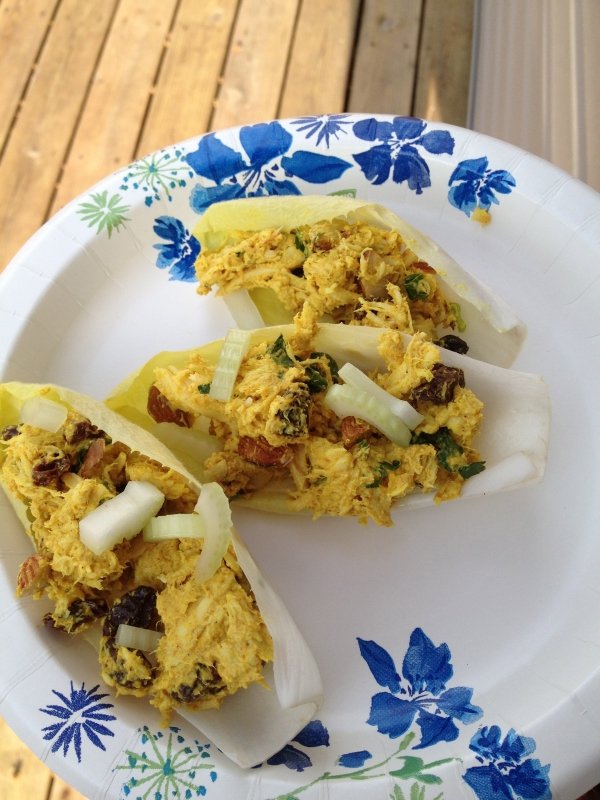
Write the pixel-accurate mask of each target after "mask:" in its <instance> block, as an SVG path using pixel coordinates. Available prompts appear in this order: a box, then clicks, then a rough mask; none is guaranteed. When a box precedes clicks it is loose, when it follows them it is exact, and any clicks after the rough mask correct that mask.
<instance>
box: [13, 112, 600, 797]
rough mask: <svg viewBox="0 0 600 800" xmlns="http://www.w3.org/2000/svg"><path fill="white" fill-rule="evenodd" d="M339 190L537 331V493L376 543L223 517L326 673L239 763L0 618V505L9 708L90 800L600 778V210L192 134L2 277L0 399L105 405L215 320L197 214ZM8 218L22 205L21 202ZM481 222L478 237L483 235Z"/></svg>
mask: <svg viewBox="0 0 600 800" xmlns="http://www.w3.org/2000/svg"><path fill="white" fill-rule="evenodd" d="M332 192H343V193H347V194H352V195H356V196H358V197H361V198H363V199H366V200H373V201H376V202H379V203H382V204H384V205H387V206H389V207H390V208H391V209H392V210H394V211H396V212H397V213H399V214H400V215H401V216H404V217H405V218H406V219H407V221H408V222H410V223H412V224H413V225H415V226H416V227H418V228H421V229H422V230H423V231H425V232H426V233H428V234H429V235H430V236H431V237H433V238H434V239H435V240H436V241H437V242H439V244H440V245H441V246H442V247H444V248H445V249H446V250H447V251H448V252H449V253H450V254H451V255H452V256H454V257H455V258H456V259H457V260H458V261H459V262H460V263H461V264H463V265H464V266H465V267H466V268H467V269H468V270H469V271H471V272H472V273H473V274H474V275H476V276H477V277H478V278H479V279H480V280H482V281H483V282H484V283H486V284H487V285H488V286H489V287H490V288H492V289H493V290H494V291H495V292H497V293H498V294H499V295H500V296H502V297H503V298H504V299H505V300H506V301H507V302H508V303H509V305H511V306H512V308H513V309H514V311H515V312H516V314H517V315H518V316H519V317H520V318H521V319H522V320H524V321H525V323H526V324H527V326H528V331H529V333H528V338H527V340H526V342H525V345H524V347H523V349H522V351H521V353H520V355H519V357H518V359H517V362H516V363H515V365H514V366H515V368H516V369H519V370H523V371H528V372H535V373H539V374H541V375H543V377H544V379H545V380H546V382H547V384H548V386H549V389H550V394H551V400H552V406H553V423H552V431H551V441H550V451H549V460H548V466H547V470H546V475H545V478H544V480H543V482H542V483H540V484H538V485H537V486H533V487H526V488H523V489H521V490H518V491H516V492H512V493H509V494H502V495H496V496H494V497H480V498H477V499H472V500H465V501H464V502H460V501H459V502H456V503H450V504H446V505H443V506H441V507H438V508H433V509H415V510H412V511H411V510H407V511H406V512H405V513H403V514H401V515H398V516H397V524H396V525H395V527H393V528H391V529H378V528H375V527H374V526H370V527H366V528H365V527H362V526H360V525H358V524H357V523H355V522H354V521H348V520H331V519H330V520H320V521H318V522H312V521H311V520H307V519H304V518H300V517H298V518H294V517H277V516H264V515H260V514H257V513H253V512H251V511H245V512H244V511H241V510H239V511H236V524H237V526H238V528H239V529H240V530H241V531H242V532H243V535H244V538H245V539H246V541H247V543H248V545H249V546H250V549H251V550H252V552H253V555H254V557H255V559H256V561H257V562H258V564H259V566H260V567H261V569H262V570H263V572H264V573H265V574H266V575H267V576H268V578H269V580H270V582H271V583H272V584H273V585H274V587H275V588H276V589H277V590H278V591H279V592H280V594H281V595H282V596H283V598H284V599H285V601H286V604H287V606H288V608H289V609H290V610H291V611H292V613H293V615H294V616H295V618H296V620H297V622H298V624H299V626H300V628H301V629H302V631H303V632H304V633H305V635H306V638H307V639H308V641H309V644H310V645H311V647H312V648H313V651H314V653H315V655H316V657H317V660H318V662H319V665H320V668H321V672H322V676H323V681H324V686H325V695H326V699H325V703H324V706H323V707H322V709H321V711H320V713H319V718H318V719H317V720H314V721H313V722H312V723H311V724H310V725H309V726H308V727H307V728H306V729H305V730H304V731H303V732H302V733H301V734H300V735H299V736H298V737H297V738H296V739H295V740H294V741H293V742H291V743H290V744H289V745H288V746H286V747H285V748H284V749H283V750H282V751H281V753H279V754H278V755H277V756H275V757H274V758H272V759H270V763H265V764H263V765H261V766H260V767H258V768H255V769H251V770H247V771H244V770H241V769H239V768H237V767H235V766H233V765H232V764H231V762H229V761H228V759H227V758H225V757H224V756H223V755H222V754H221V753H219V751H218V750H217V749H216V748H215V747H214V745H212V744H211V743H210V742H209V741H206V740H205V739H204V738H202V737H201V736H199V735H198V732H197V731H196V730H195V729H194V728H191V727H190V726H189V725H188V724H187V723H186V722H185V721H184V720H183V719H179V718H177V719H176V720H175V721H174V724H173V727H171V728H166V729H163V728H161V727H160V722H159V719H158V717H157V715H156V714H155V713H154V711H153V710H152V709H151V708H150V707H148V706H147V705H146V704H145V703H144V702H140V701H136V700H135V699H123V698H116V697H115V696H114V695H113V694H112V692H111V691H110V690H109V689H108V688H103V686H102V685H99V684H100V679H99V675H98V669H97V665H96V663H95V659H94V654H93V652H92V651H91V649H88V648H87V647H86V645H85V644H83V643H79V642H77V641H69V640H66V638H64V637H61V636H57V635H55V634H56V632H53V631H48V630H45V629H44V628H43V627H41V625H40V620H41V617H42V615H43V612H44V611H45V607H44V604H43V602H41V601H34V600H31V599H22V600H19V601H17V600H15V597H14V589H13V587H14V583H15V576H16V573H17V568H18V565H19V563H20V561H21V560H22V559H23V558H25V557H26V556H27V555H28V554H29V549H28V542H27V540H26V538H25V537H24V536H23V534H22V531H21V529H20V528H19V525H18V523H17V521H16V519H15V518H14V516H13V513H12V511H11V509H10V507H9V506H8V504H7V502H6V501H5V500H4V499H2V500H0V503H1V505H0V519H1V521H2V539H1V541H0V559H1V567H0V609H1V611H0V634H1V636H2V640H3V642H4V647H3V648H2V656H1V659H0V714H2V715H3V716H4V717H5V718H6V719H7V721H8V722H9V724H10V725H11V726H12V727H13V728H14V729H15V731H16V732H17V733H18V734H19V736H21V738H22V739H23V740H24V741H25V742H26V743H27V745H28V746H29V747H30V748H31V749H32V750H33V751H34V752H35V753H36V754H37V755H38V756H39V757H40V758H42V759H43V760H44V761H45V762H46V763H47V764H48V766H49V767H50V768H51V769H52V770H54V771H55V772H57V773H58V774H60V775H61V776H62V777H63V778H64V779H65V780H67V781H68V782H70V783H71V784H72V785H73V786H74V787H75V788H76V789H78V790H79V791H80V792H82V793H83V794H85V795H86V796H87V797H89V798H98V799H99V798H106V800H116V799H117V798H129V799H130V800H134V799H135V800H137V798H152V799H153V800H158V799H159V798H165V800H166V798H169V797H176V798H190V797H203V796H206V797H208V798H211V800H231V798H246V797H247V798H252V800H274V799H275V798H277V800H284V799H285V800H297V799H299V798H302V800H317V798H319V800H320V799H321V798H324V797H329V798H333V799H335V798H340V799H341V798H343V800H354V798H356V799H357V800H389V798H392V799H393V800H401V799H403V798H415V799H417V798H418V799H419V800H434V798H439V797H442V796H443V797H444V798H446V800H448V798H477V797H478V798H480V800H493V799H494V798H499V797H502V798H528V800H529V799H533V800H537V799H538V798H539V799H540V800H542V799H544V800H545V798H549V797H550V796H552V795H554V796H555V797H559V796H560V797H561V798H562V799H563V800H570V799H573V800H574V799H575V798H577V797H578V796H579V795H581V794H582V793H583V792H584V791H586V790H588V789H589V788H590V787H591V786H593V785H594V784H595V783H597V782H600V590H599V588H598V575H599V574H600V537H599V536H598V520H599V519H600V509H599V505H600V502H599V497H600V492H599V491H598V485H599V475H600V471H599V470H600V468H599V464H600V425H598V421H597V406H598V400H597V398H598V396H599V394H600V200H599V197H598V195H597V194H596V193H595V192H593V191H592V190H591V189H589V188H588V187H586V186H584V185H583V184H581V183H579V182H578V181H576V180H574V179H572V178H570V177H569V176H567V175H566V174H564V173H563V172H561V171H559V170H557V169H555V168H554V167H552V166H550V165H549V164H547V163H545V162H543V161H541V160H539V159H538V158H535V157H533V156H531V155H528V154H527V153H524V152H523V151H521V150H518V149H516V148H514V147H512V146H510V145H508V144H505V143H502V142H499V141H496V140H494V139H491V138H489V137H486V136H481V135H478V134H476V133H473V132H472V131H466V130H462V129H459V128H456V127H450V126H447V125H443V124H439V123H431V122H426V121H422V120H416V119H406V118H401V117H391V116H376V115H351V114H337V115H330V116H319V117H306V118H302V119H295V120H292V119H290V120H282V121H271V122H267V123H263V124H258V125H251V126H246V127H242V128H239V129H231V130H226V131H221V132H217V133H211V134H208V135H205V136H203V137H198V138H195V139H191V140H189V141H186V142H183V143H181V144H178V145H174V146H172V147H168V148H165V149H164V150H160V151H159V152H157V153H154V154H152V155H150V156H148V157H146V158H143V159H140V160H139V161H137V162H135V163H134V164H132V165H130V166H128V167H126V168H124V169H122V170H120V171H119V172H117V173H115V174H114V175H112V176H110V177H108V178H106V179H105V180H104V181H102V182H101V183H99V184H98V185H97V186H95V187H94V188H93V189H90V191H89V192H87V193H85V194H84V195H82V196H81V197H79V198H77V199H76V200H75V201H73V202H72V203H71V204H70V205H69V206H68V207H67V208H65V209H64V210H63V211H62V212H60V213H59V214H58V215H57V216H55V217H54V218H53V219H52V220H50V222H48V223H47V225H45V226H44V228H42V229H41V230H40V231H39V232H38V233H37V234H36V235H35V236H34V237H33V238H32V239H31V240H30V242H29V243H28V244H27V245H26V246H25V247H24V248H23V249H22V250H21V252H20V253H19V254H18V255H17V257H16V258H15V259H14V261H13V262H12V263H11V264H10V265H9V267H8V268H7V269H6V271H5V272H4V273H3V275H2V277H1V279H0V325H1V335H0V341H1V342H2V349H1V351H0V359H1V364H0V368H1V377H2V379H3V380H28V381H52V382H54V383H58V384H63V385H68V386H70V387H72V388H73V389H77V390H80V391H83V392H86V393H88V394H91V395H93V396H95V397H99V398H100V397H103V396H104V395H105V394H106V393H107V392H108V391H109V390H110V389H111V388H112V387H114V386H115V385H116V384H117V383H118V382H119V381H120V380H121V379H122V378H123V377H124V376H126V375H127V374H129V373H130V372H131V371H133V370H134V369H135V368H136V367H137V366H139V365H140V364H141V363H143V362H144V361H146V360H147V359H148V358H149V357H150V356H152V355H153V354H154V353H156V352H158V351H159V350H168V349H183V348H187V347H192V346H194V345H198V344H201V343H203V342H206V341H209V340H213V339H216V338H218V337H220V336H222V335H224V333H225V332H226V330H227V328H228V327H229V326H231V324H232V320H231V318H230V317H229V316H228V312H227V309H226V307H225V305H224V303H223V302H222V301H221V300H220V299H218V298H216V297H214V296H208V297H200V296H198V295H197V294H196V292H195V285H194V272H193V263H194V260H195V257H196V255H197V253H198V248H199V245H198V243H197V241H196V240H195V239H194V238H193V236H192V234H191V231H192V229H193V227H194V225H195V222H196V221H197V219H198V215H199V214H201V213H202V212H203V211H204V210H205V209H206V208H207V207H208V206H209V205H210V204H212V203H213V202H215V201H216V200H221V199H226V198H232V197H243V196H249V195H257V194H258V195H261V194H290V193H302V194H308V193H324V194H325V193H326V194H328V193H332ZM20 213H27V212H26V209H22V210H21V212H20ZM480 220H487V224H482V223H481V221H480Z"/></svg>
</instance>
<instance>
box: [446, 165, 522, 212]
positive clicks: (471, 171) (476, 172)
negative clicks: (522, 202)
mask: <svg viewBox="0 0 600 800" xmlns="http://www.w3.org/2000/svg"><path fill="white" fill-rule="evenodd" d="M448 185H449V186H450V190H449V192H448V200H449V201H450V203H451V204H452V205H453V206H454V207H455V208H458V210H459V211H463V212H464V213H465V214H466V215H467V217H470V216H471V214H472V213H473V211H475V210H476V209H478V208H480V209H483V210H484V211H489V209H490V206H491V205H492V203H499V202H500V201H499V200H498V198H497V197H496V193H497V192H499V193H500V194H510V192H512V190H513V189H514V188H515V186H516V185H517V182H516V180H515V179H514V177H513V176H512V175H511V174H510V172H508V171H507V170H505V169H495V170H491V169H488V160H487V158H486V157H485V156H482V157H481V158H468V159H466V160H464V161H461V162H460V163H459V164H458V165H457V166H456V168H455V169H454V171H453V173H452V175H450V180H449V181H448Z"/></svg>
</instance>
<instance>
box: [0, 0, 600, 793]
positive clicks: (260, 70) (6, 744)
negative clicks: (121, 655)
mask: <svg viewBox="0 0 600 800" xmlns="http://www.w3.org/2000/svg"><path fill="white" fill-rule="evenodd" d="M473 2H474V0H450V1H449V0H102V2H92V0H0V270H1V269H2V268H3V267H4V266H5V265H6V264H7V263H8V262H9V261H10V259H11V258H12V257H13V256H14V255H15V253H16V252H17V251H18V250H19V248H20V247H21V246H22V245H23V244H24V243H25V241H26V240H27V239H28V238H29V236H31V234H33V233H34V231H35V230H36V229H37V228H38V227H39V226H40V225H42V224H43V223H44V222H45V221H46V220H47V219H48V218H49V217H50V216H51V215H52V214H54V213H55V212H56V211H57V210H58V209H60V208H61V207H62V206H63V205H64V204H65V203H67V202H68V201H69V200H71V199H72V198H74V197H76V196H77V195H78V194H79V193H81V192H83V191H84V190H86V189H87V188H88V187H89V186H90V185H92V184H93V183H94V182H96V181H97V180H99V179H100V178H102V177H103V176H105V175H106V174H108V173H110V172H112V171H113V170H115V169H117V168H119V167H121V166H124V165H126V164H128V163H129V162H131V161H133V160H134V159H136V158H137V157H140V156H143V155H145V154H147V153H149V152H152V151H153V150H156V149H158V148H160V147H162V146H166V145H169V144H173V143H175V142H178V141H181V140H183V139H186V138H188V137H191V136H194V135H197V134H201V133H203V132H205V131H209V130H217V129H220V128H223V127H227V126H230V125H239V124H245V123H251V122H258V121H263V120H268V119H273V118H278V117H279V118H285V117H295V116H302V115H309V114H334V113H339V112H342V111H354V112H380V113H393V114H401V115H408V114H413V115H415V116H421V117H425V118H428V119H432V120H443V121H445V122H448V123H455V124H458V125H464V124H465V121H466V114H467V97H468V84H469V74H470V59H471V56H470V52H471V38H472V19H473ZM81 797H82V796H81V795H80V794H78V793H77V792H76V791H74V790H73V789H71V788H70V787H69V786H68V785H67V784H65V783H64V782H63V781H62V780H61V779H60V778H59V777H57V776H54V775H52V774H51V773H50V771H49V770H48V769H47V768H46V767H45V766H44V765H43V764H42V763H41V762H40V761H39V760H38V759H37V758H36V757H35V756H33V754H31V752H30V751H29V750H28V748H27V747H25V746H24V745H23V744H22V743H21V742H20V741H19V740H18V739H17V737H16V736H15V735H14V734H13V733H12V732H11V731H10V729H9V728H8V726H7V725H6V724H5V723H3V721H2V720H1V719H0V799H1V800H79V799H80V798H81ZM591 797H592V796H591V795H590V800H591ZM594 797H596V798H600V792H599V793H598V794H594Z"/></svg>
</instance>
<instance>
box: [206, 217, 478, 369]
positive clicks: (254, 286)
mask: <svg viewBox="0 0 600 800" xmlns="http://www.w3.org/2000/svg"><path fill="white" fill-rule="evenodd" d="M196 274H197V277H198V280H199V287H198V292H199V293H200V294H207V293H208V292H209V291H210V290H211V288H212V287H213V286H216V287H218V290H219V293H220V294H225V295H227V294H229V293H231V292H234V291H237V290H240V289H247V290H250V291H251V292H255V293H258V294H256V295H253V296H255V299H256V297H259V296H260V292H265V291H271V292H272V295H271V303H273V302H277V303H280V304H281V305H282V306H283V307H284V308H285V309H286V310H287V311H288V312H289V313H290V315H294V314H296V313H298V312H300V311H301V310H302V308H303V307H304V306H305V305H309V306H310V307H311V308H312V309H313V310H314V311H315V312H316V314H317V316H318V318H320V319H329V320H331V321H333V322H344V323H347V324H350V325H369V326H373V327H382V328H392V329H396V330H400V331H403V332H405V333H411V334H412V333H415V332H419V331H422V332H425V333H427V335H428V337H429V338H431V339H433V340H435V341H440V342H441V344H442V345H443V346H445V347H449V349H453V350H456V351H457V352H462V353H465V352H466V351H467V349H468V348H467V345H466V343H465V342H464V341H463V340H462V339H460V337H459V336H457V335H455V334H454V333H450V332H449V331H458V332H460V331H462V330H463V327H464V323H463V320H462V318H461V313H460V307H459V305H458V303H455V302H451V301H450V300H448V298H446V297H445V296H444V293H443V291H442V289H441V288H440V283H439V281H438V279H437V274H436V271H435V269H434V268H433V267H432V266H430V265H429V264H428V263H427V262H425V261H423V260H422V259H420V258H419V257H418V256H417V255H416V253H415V252H414V251H413V250H411V248H410V247H409V246H408V245H407V243H406V241H405V240H404V238H403V237H402V235H401V234H400V233H399V232H398V231H395V230H386V229H384V228H381V227H377V226H375V225H370V224H367V223H365V222H349V221H348V220H346V219H344V218H342V217H337V218H334V219H331V220H321V221H319V222H315V223H313V224H306V225H300V226H298V227H295V228H292V229H291V230H282V229H275V228H269V229H265V230H260V231H230V232H229V237H228V241H227V243H226V244H225V245H224V246H222V247H221V248H219V249H217V250H214V251H210V250H209V251H204V250H203V251H202V252H201V253H200V255H199V257H198V259H197V261H196ZM275 297H276V298H277V300H276V301H275V300H274V298H275ZM266 304H267V305H268V301H267V303H266ZM439 331H445V332H446V333H445V334H443V335H439V336H438V332H439Z"/></svg>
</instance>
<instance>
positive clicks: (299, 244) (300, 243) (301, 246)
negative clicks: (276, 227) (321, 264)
mask: <svg viewBox="0 0 600 800" xmlns="http://www.w3.org/2000/svg"><path fill="white" fill-rule="evenodd" d="M294 244H295V245H296V249H297V250H300V252H301V253H302V254H303V255H304V256H308V255H310V250H309V249H308V245H307V244H306V242H305V241H304V239H303V238H302V237H301V236H300V234H299V233H298V231H294Z"/></svg>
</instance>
